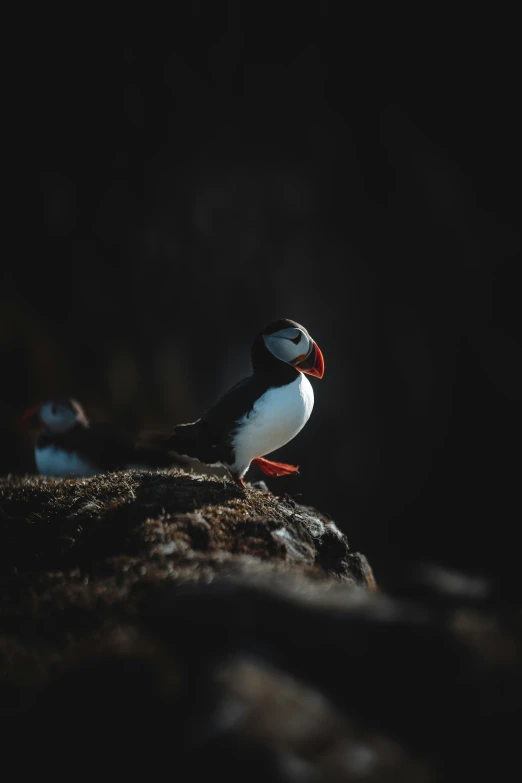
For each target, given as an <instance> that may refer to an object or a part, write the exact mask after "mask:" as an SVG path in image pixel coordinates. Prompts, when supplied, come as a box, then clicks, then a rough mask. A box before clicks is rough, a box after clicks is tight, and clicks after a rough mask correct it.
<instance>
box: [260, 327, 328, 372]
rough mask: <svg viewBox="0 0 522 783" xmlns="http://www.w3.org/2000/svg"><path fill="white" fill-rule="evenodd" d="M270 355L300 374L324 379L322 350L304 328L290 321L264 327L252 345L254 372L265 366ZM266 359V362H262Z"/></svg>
mask: <svg viewBox="0 0 522 783" xmlns="http://www.w3.org/2000/svg"><path fill="white" fill-rule="evenodd" d="M267 353H268V355H269V356H270V357H275V358H276V359H278V360H279V361H281V362H285V363H286V364H290V365H291V366H292V367H295V369H296V370H299V372H303V373H306V374H307V375H314V376H315V377H316V378H322V377H323V375H324V359H323V354H322V353H321V350H320V348H319V346H318V345H317V344H316V343H315V342H314V341H313V340H312V338H311V337H310V335H309V334H308V332H307V331H306V329H305V328H304V326H301V324H298V323H297V322H296V321H291V320H290V319H289V318H280V319H279V320H278V321H274V322H273V323H271V324H269V325H268V326H265V328H264V329H263V331H262V332H260V333H259V334H258V335H257V337H256V339H255V340H254V343H253V345H252V363H253V365H254V369H255V368H256V365H257V366H260V365H262V364H266V359H267V358H268V357H267ZM263 356H264V357H265V360H263Z"/></svg>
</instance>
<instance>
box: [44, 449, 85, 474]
mask: <svg viewBox="0 0 522 783" xmlns="http://www.w3.org/2000/svg"><path fill="white" fill-rule="evenodd" d="M35 461H36V467H37V470H38V472H39V473H40V475H41V476H76V477H89V476H96V474H97V473H99V471H98V470H96V468H95V466H94V465H93V464H92V463H91V462H89V460H88V459H85V458H84V457H82V456H80V455H79V454H75V453H74V452H71V451H66V450H65V449H60V448H58V447H57V446H45V447H44V448H41V449H40V448H36V449H35Z"/></svg>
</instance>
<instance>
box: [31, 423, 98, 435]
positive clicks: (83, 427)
mask: <svg viewBox="0 0 522 783" xmlns="http://www.w3.org/2000/svg"><path fill="white" fill-rule="evenodd" d="M88 427H89V422H88V421H81V420H79V421H77V422H76V424H74V426H73V427H71V428H70V429H68V430H65V432H56V431H55V430H51V429H49V427H46V426H45V424H44V426H43V427H42V431H41V434H42V435H45V436H46V437H47V438H59V437H60V436H63V435H71V434H72V433H73V432H80V430H86V429H88Z"/></svg>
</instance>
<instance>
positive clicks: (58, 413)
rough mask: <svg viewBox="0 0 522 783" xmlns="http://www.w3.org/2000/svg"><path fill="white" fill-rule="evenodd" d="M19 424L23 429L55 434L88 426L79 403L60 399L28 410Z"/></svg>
mask: <svg viewBox="0 0 522 783" xmlns="http://www.w3.org/2000/svg"><path fill="white" fill-rule="evenodd" d="M20 424H21V426H22V427H23V428H29V429H35V428H39V427H43V428H44V429H45V430H47V431H48V432H55V433H64V432H69V431H70V430H72V429H74V427H77V426H78V425H80V426H81V427H88V426H89V422H88V420H87V416H86V415H85V411H84V410H83V408H82V406H81V405H80V403H79V402H77V401H76V400H73V399H68V398H61V397H58V398H56V399H52V400H47V402H44V403H41V404H40V405H34V406H33V407H32V408H29V409H28V410H27V411H26V412H25V413H24V415H23V416H22V419H21V421H20Z"/></svg>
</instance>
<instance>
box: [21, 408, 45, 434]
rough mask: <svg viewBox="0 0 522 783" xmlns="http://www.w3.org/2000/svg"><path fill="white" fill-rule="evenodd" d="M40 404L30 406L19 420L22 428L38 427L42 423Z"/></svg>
mask: <svg viewBox="0 0 522 783" xmlns="http://www.w3.org/2000/svg"><path fill="white" fill-rule="evenodd" d="M40 408H41V406H40V405H33V407H32V408H28V409H27V410H26V412H25V413H24V415H23V416H22V418H21V419H20V422H19V427H20V429H21V430H28V429H33V428H35V427H37V426H38V425H39V423H40Z"/></svg>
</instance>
